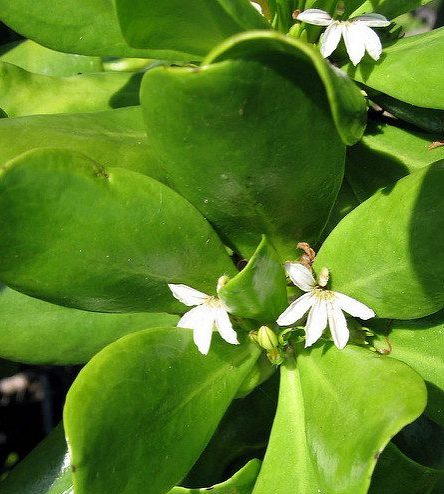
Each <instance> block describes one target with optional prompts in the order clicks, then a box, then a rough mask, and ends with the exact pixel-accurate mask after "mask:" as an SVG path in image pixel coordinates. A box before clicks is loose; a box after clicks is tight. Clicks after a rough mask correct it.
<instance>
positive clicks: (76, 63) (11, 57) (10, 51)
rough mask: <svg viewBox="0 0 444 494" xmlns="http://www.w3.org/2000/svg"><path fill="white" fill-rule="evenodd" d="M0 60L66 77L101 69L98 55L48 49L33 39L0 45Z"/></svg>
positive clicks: (27, 68) (29, 69)
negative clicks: (88, 55) (92, 55)
mask: <svg viewBox="0 0 444 494" xmlns="http://www.w3.org/2000/svg"><path fill="white" fill-rule="evenodd" d="M0 61H2V62H8V63H11V64H13V65H17V66H18V67H21V68H22V69H25V70H27V71H28V72H34V73H35V74H43V75H53V76H58V77H67V76H71V75H78V74H85V73H89V72H101V71H102V70H103V65H102V60H101V58H100V57H85V56H84V55H76V54H71V53H62V52H60V51H55V50H50V49H49V48H45V47H44V46H41V45H39V44H37V43H35V42H34V41H31V40H29V39H28V40H25V41H16V42H14V43H9V44H7V45H3V46H1V47H0Z"/></svg>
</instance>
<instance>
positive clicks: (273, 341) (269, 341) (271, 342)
mask: <svg viewBox="0 0 444 494" xmlns="http://www.w3.org/2000/svg"><path fill="white" fill-rule="evenodd" d="M257 342H258V344H259V346H260V347H262V348H264V349H265V350H273V349H274V348H276V347H277V346H278V338H277V336H276V333H275V332H274V331H273V330H271V329H270V328H269V327H268V326H261V327H260V328H259V331H258V332H257Z"/></svg>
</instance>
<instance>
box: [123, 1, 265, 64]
mask: <svg viewBox="0 0 444 494" xmlns="http://www.w3.org/2000/svg"><path fill="white" fill-rule="evenodd" d="M114 1H115V5H116V12H117V18H118V20H119V23H120V27H121V30H122V33H123V36H124V38H125V39H126V41H127V43H128V44H129V45H130V46H133V47H135V48H150V49H154V50H165V49H166V50H174V51H180V52H186V53H192V54H194V55H195V56H196V58H197V59H200V58H201V57H202V56H204V55H206V54H207V53H208V52H209V51H210V50H211V48H213V47H214V46H215V45H217V44H218V43H220V42H221V41H223V40H224V39H225V38H228V37H229V36H231V35H233V34H236V33H239V32H241V31H248V30H252V29H269V28H270V25H269V24H268V22H267V21H266V20H265V18H264V17H263V16H262V15H260V14H259V13H258V12H257V11H256V9H254V8H253V7H252V6H251V4H250V2H248V1H247V0H213V1H211V2H208V1H207V0H188V1H187V2H186V3H184V2H182V1H180V0H163V1H162V2H158V1H156V0H114ZM196 58H195V59H196Z"/></svg>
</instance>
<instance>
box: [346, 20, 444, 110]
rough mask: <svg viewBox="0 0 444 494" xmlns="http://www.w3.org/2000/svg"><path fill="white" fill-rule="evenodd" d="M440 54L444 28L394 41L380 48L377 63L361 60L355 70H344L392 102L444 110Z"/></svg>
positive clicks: (443, 40)
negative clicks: (379, 56)
mask: <svg viewBox="0 0 444 494" xmlns="http://www.w3.org/2000/svg"><path fill="white" fill-rule="evenodd" d="M443 51H444V28H440V29H434V30H433V31H430V32H428V33H424V34H418V35H416V36H410V37H408V38H403V39H400V40H399V41H396V42H395V43H393V44H392V45H391V46H388V47H387V48H385V49H384V51H383V54H382V57H381V60H380V62H379V63H377V64H375V62H373V61H370V62H366V61H364V60H363V61H362V62H361V63H360V64H359V65H358V66H357V67H354V66H353V64H351V63H350V64H348V65H347V66H346V67H344V69H345V71H346V72H347V73H348V74H349V75H350V76H351V77H353V78H354V79H355V80H357V81H359V82H362V83H364V84H365V85H366V86H369V87H371V88H373V89H376V90H378V91H381V92H382V93H385V94H388V95H389V96H393V97H394V98H396V99H399V100H401V101H405V102H406V103H410V104H411V105H416V106H420V107H424V108H437V109H440V110H444V101H443V98H441V96H440V95H441V91H442V88H444V73H443V71H442V70H441V54H442V53H443ZM399 81H402V84H400V83H399ZM418 81H421V84H418Z"/></svg>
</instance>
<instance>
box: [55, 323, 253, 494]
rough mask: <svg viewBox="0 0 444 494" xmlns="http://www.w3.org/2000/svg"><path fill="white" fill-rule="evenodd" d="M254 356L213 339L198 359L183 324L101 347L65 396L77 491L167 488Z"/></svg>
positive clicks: (247, 348) (205, 437) (246, 348)
mask: <svg viewBox="0 0 444 494" xmlns="http://www.w3.org/2000/svg"><path fill="white" fill-rule="evenodd" d="M257 356H258V350H257V349H255V348H254V347H253V346H252V345H247V344H245V343H244V344H242V345H241V346H239V347H238V346H234V345H233V346H232V345H228V344H227V343H225V342H221V341H220V340H219V338H216V339H215V341H214V342H213V345H212V347H211V350H210V353H209V354H208V355H207V356H203V355H201V354H200V353H199V352H198V350H197V348H196V347H195V345H194V343H193V339H192V334H191V331H189V330H186V329H182V328H180V329H176V328H174V329H170V330H165V329H162V330H158V331H148V332H147V331H142V332H139V333H135V334H132V335H128V336H125V337H124V338H121V339H120V340H118V341H117V342H115V343H113V344H111V345H109V346H107V347H106V348H105V349H104V350H102V351H101V352H100V353H99V354H97V355H96V356H95V357H93V359H92V360H91V361H90V362H89V363H88V364H87V365H86V367H84V368H83V370H82V371H81V372H80V374H79V376H78V377H77V379H76V381H75V382H74V384H73V386H72V387H71V389H70V391H69V393H68V396H67V399H66V405H65V410H64V423H65V428H66V433H67V439H68V442H69V444H70V447H71V460H72V464H73V469H74V470H73V471H74V473H73V478H74V487H75V492H76V494H85V493H91V492H94V494H102V493H103V494H114V493H115V494H133V493H134V494H140V492H144V493H146V494H160V493H163V492H167V491H168V489H170V488H172V487H173V486H174V485H175V484H177V483H178V482H179V481H180V480H181V479H182V478H183V477H184V476H185V474H186V473H187V472H188V470H189V469H190V468H191V466H192V465H193V463H194V462H195V461H196V459H197V458H198V457H199V455H200V453H201V452H202V450H203V449H204V447H205V445H206V444H207V442H208V441H209V439H210V437H211V435H212V433H213V432H214V430H215V429H216V427H217V424H218V422H219V421H220V419H221V418H222V416H223V414H224V412H225V410H226V409H227V407H228V405H229V404H230V402H231V400H232V399H233V397H234V395H235V393H236V390H237V388H238V387H239V385H240V384H241V382H242V380H243V379H244V378H245V376H246V374H247V373H248V371H249V370H250V368H251V366H252V365H253V363H254V362H255V360H256V359H257ZM97 394H100V397H101V399H100V400H97ZM110 451H112V452H113V454H112V455H111V456H110V454H109V452H110Z"/></svg>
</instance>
